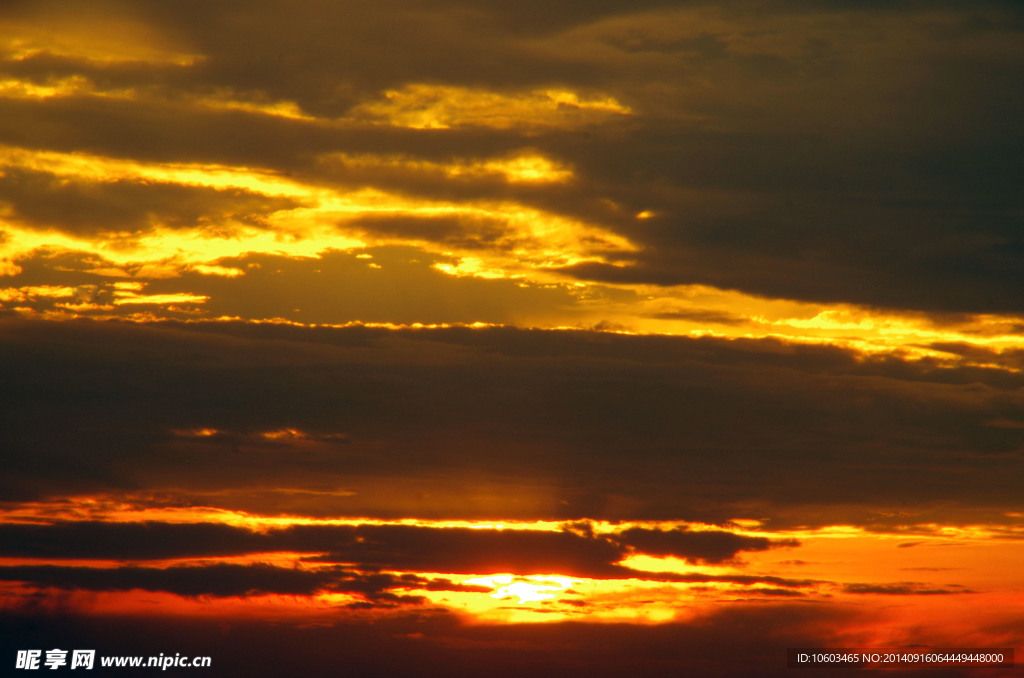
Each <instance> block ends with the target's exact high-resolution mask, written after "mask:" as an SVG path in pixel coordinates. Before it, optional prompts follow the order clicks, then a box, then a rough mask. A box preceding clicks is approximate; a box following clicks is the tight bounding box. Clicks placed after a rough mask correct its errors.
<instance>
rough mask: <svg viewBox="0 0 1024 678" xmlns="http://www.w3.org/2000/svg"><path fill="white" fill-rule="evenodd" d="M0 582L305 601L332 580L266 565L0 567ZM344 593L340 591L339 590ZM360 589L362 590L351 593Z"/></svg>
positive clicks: (325, 574) (309, 573)
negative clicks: (277, 595) (267, 596)
mask: <svg viewBox="0 0 1024 678" xmlns="http://www.w3.org/2000/svg"><path fill="white" fill-rule="evenodd" d="M0 579H4V580H6V581H19V582H24V583H27V584H30V585H32V586H37V587H54V588H59V589H74V590H85V591H132V590H135V589H139V590H143V591H165V592H168V593H175V594H177V595H180V596H188V597H196V596H216V597H230V596H248V595H258V594H266V593H280V594H286V595H311V594H313V593H316V592H317V591H319V590H321V589H322V588H323V587H325V586H326V585H327V584H328V582H330V581H331V580H332V575H331V574H330V573H324V572H306V571H302V570H296V569H286V568H280V567H274V566H272V565H264V564H255V565H232V564H227V563H220V564H213V565H204V566H175V567H169V568H164V569H157V568H142V567H118V568H90V567H63V566H58V565H12V566H6V567H0ZM342 588H343V589H344V588H345V587H344V585H343V586H342ZM357 588H362V587H357Z"/></svg>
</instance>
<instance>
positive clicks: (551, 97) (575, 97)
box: [354, 84, 632, 129]
mask: <svg viewBox="0 0 1024 678" xmlns="http://www.w3.org/2000/svg"><path fill="white" fill-rule="evenodd" d="M630 113H632V111H630V109H629V108H627V107H626V106H623V105H622V104H620V103H619V102H618V101H616V100H615V99H614V98H612V97H609V96H600V95H599V96H595V97H587V96H584V95H581V94H579V93H578V92H572V91H569V90H555V89H549V90H534V91H530V92H519V93H507V94H506V93H500V92H491V91H486V90H479V89H470V88H466V87H454V86H436V85H426V84H411V85H406V86H405V87H404V88H403V89H400V90H388V91H386V92H385V93H384V99H383V100H378V101H370V102H366V103H363V104H361V105H359V106H358V107H357V108H356V109H355V111H354V116H355V117H357V118H364V119H368V120H372V121H378V120H379V121H383V122H385V123H386V124H390V125H394V126H397V127H409V128H412V129H447V128H449V127H490V128H494V129H510V128H520V127H527V128H528V127H557V128H572V127H578V126H582V125H588V124H594V123H598V122H603V121H605V120H608V119H609V118H611V117H613V116H622V115H629V114H630Z"/></svg>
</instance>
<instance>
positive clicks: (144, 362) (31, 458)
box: [0, 288, 1024, 557]
mask: <svg viewBox="0 0 1024 678" xmlns="http://www.w3.org/2000/svg"><path fill="white" fill-rule="evenodd" d="M268 291H269V288H268ZM0 340H2V342H3V348H4V351H5V353H6V355H8V356H9V357H10V360H9V361H8V362H6V363H5V367H4V368H3V374H2V377H3V380H4V383H6V384H8V385H9V386H10V388H9V389H8V390H6V391H5V392H6V393H7V398H6V399H5V401H4V412H5V413H6V416H7V418H8V423H7V424H6V425H5V427H4V428H3V431H4V433H3V437H4V440H3V442H4V445H3V449H4V450H5V452H4V463H5V468H7V470H8V472H7V473H6V474H5V477H4V479H3V482H2V486H3V488H4V493H5V495H6V496H7V497H8V498H16V497H21V498H29V497H43V496H50V495H58V494H59V495H66V494H68V493H71V494H82V493H94V492H130V491H133V490H135V489H136V488H140V487H147V488H153V489H159V488H166V489H171V488H173V489H174V491H175V492H176V493H181V492H185V493H186V494H188V493H194V494H193V495H192V496H193V500H195V501H199V502H202V503H206V502H209V501H217V502H224V503H222V504H220V505H223V506H226V507H231V508H241V509H245V510H257V509H258V510H260V511H267V510H272V511H273V510H282V509H284V510H287V509H286V508H285V507H287V506H289V502H295V503H294V504H291V505H292V507H293V508H298V507H299V506H302V508H301V510H304V511H305V510H315V511H316V512H317V513H316V514H317V515H324V514H325V513H326V514H328V515H329V514H331V513H334V514H341V515H378V516H381V517H403V516H407V515H422V516H423V517H452V516H463V517H470V518H475V519H479V518H488V517H490V518H494V519H509V518H515V517H521V518H527V519H534V518H542V517H546V518H559V519H561V518H573V519H574V518H588V517H589V518H606V519H612V520H616V519H627V518H633V519H681V518H682V519H695V520H704V521H706V522H711V523H721V522H723V521H725V520H728V519H730V518H735V517H744V516H745V515H749V511H750V510H751V509H750V508H749V506H750V502H751V501H754V502H756V505H757V506H758V508H757V509H755V510H756V514H757V517H759V518H760V517H763V516H765V515H775V516H776V518H777V519H780V520H781V519H783V516H790V515H795V514H792V513H791V511H790V509H791V508H793V507H796V506H818V507H834V508H833V509H832V510H828V511H824V510H823V511H822V512H821V513H820V514H819V515H820V516H821V519H822V520H837V519H839V517H840V515H841V514H843V512H846V515H847V516H848V518H849V519H854V517H856V520H858V521H863V520H868V521H871V522H874V521H878V520H881V519H880V518H879V517H878V516H877V514H874V515H872V511H875V510H877V509H879V508H881V507H899V506H901V505H903V503H904V502H907V501H913V502H914V503H915V504H916V505H917V506H919V507H921V510H922V511H932V510H935V511H939V512H949V513H950V514H951V515H952V514H955V513H956V512H957V511H958V510H962V511H965V512H966V513H965V514H964V515H972V516H973V515H974V514H973V513H971V512H972V511H976V510H988V511H992V512H995V513H998V511H999V510H1004V511H1005V510H1012V508H1009V507H1013V506H1015V503H1014V502H1015V497H1016V484H1017V482H1016V481H1017V479H1018V476H1019V474H1018V464H1017V455H1016V450H1018V449H1019V448H1020V445H1021V444H1022V442H1024V438H1022V436H1024V433H1022V430H1021V429H1019V428H1016V427H998V426H997V427H993V426H991V425H990V422H992V421H993V420H995V419H996V418H997V417H998V418H999V419H1007V420H1018V419H1024V410H1022V408H1024V404H1022V403H1021V402H1020V398H1019V394H1018V389H1019V386H1020V384H1019V381H1020V380H1019V379H1018V378H1017V377H1016V376H1013V375H1008V374H1006V373H1003V372H998V371H989V372H986V371H984V370H981V371H979V370H976V369H967V368H963V369H955V368H947V369H939V368H936V367H935V366H934V365H931V364H928V363H917V364H914V363H906V362H902V361H897V360H889V359H879V360H856V359H855V358H854V356H853V355H852V354H851V353H849V352H847V351H844V350H841V349H836V348H827V347H808V346H804V347H800V346H793V345H789V344H785V343H783V342H778V341H774V340H760V341H754V340H750V341H736V342H733V341H725V340H717V339H690V338H673V337H628V336H615V335H608V334H600V333H589V332H574V333H565V332H541V331H525V330H513V329H501V328H495V329H493V330H472V329H468V328H467V329H459V328H452V329H447V330H443V329H438V330H419V331H414V330H410V331H405V332H401V331H399V332H396V331H394V330H386V329H372V328H363V327H353V328H348V329H345V328H338V329H332V328H301V327H288V326H272V325H246V324H242V323H205V324H204V323H200V324H172V323H164V324H153V325H138V324H136V325H132V324H123V323H91V322H84V321H83V322H76V323H68V324H60V323H27V322H23V321H7V322H6V323H5V325H4V329H3V332H2V334H0ZM680 403H683V404H685V407H681V406H680ZM53 421H60V422H61V425H60V426H54V425H53V423H52V422H53ZM737 422H742V426H739V425H737ZM202 429H211V430H217V431H222V432H225V435H224V436H211V437H183V436H181V435H178V434H176V433H175V432H176V431H190V430H202ZM287 429H295V430H298V431H304V432H307V433H310V434H312V435H314V436H319V437H320V438H321V439H320V440H317V439H315V438H313V439H305V438H294V439H292V438H280V439H273V440H272V439H268V438H266V437H264V436H262V435H260V434H261V433H263V432H267V431H280V430H287ZM336 433H343V434H344V435H345V436H347V437H346V439H345V441H342V440H339V439H327V438H324V437H323V436H326V435H328V434H336ZM623 450H629V451H630V452H629V457H628V459H625V458H623V456H622V455H623ZM385 479H386V480H385ZM716 479H717V480H716ZM911 479H912V480H913V482H911ZM968 480H969V482H968ZM283 490H287V491H288V492H289V493H284V492H279V491H283ZM303 490H311V491H318V492H321V494H319V495H317V496H318V498H317V501H316V502H312V503H310V502H305V500H302V498H301V492H302V491H303ZM324 490H330V491H334V490H343V492H339V493H338V494H333V495H332V494H323V493H322V491H324ZM295 491H298V492H299V494H294V492H295ZM209 492H216V493H217V494H216V497H217V499H216V500H213V499H210V498H209V495H206V494H204V493H209ZM201 497H204V498H201ZM314 504H316V505H317V506H316V508H315V509H314V506H313V505H314ZM740 506H747V507H748V508H745V509H740V508H739V507H740ZM843 507H845V508H843ZM941 507H945V508H941ZM1000 507H1002V508H1001V509H1000ZM837 512H838V513H837ZM935 515H937V514H935ZM789 519H790V518H786V520H789ZM972 520H973V518H972ZM883 522H884V521H883ZM797 524H800V523H799V522H798V523H797ZM647 536H648V537H651V535H647ZM657 536H658V535H654V537H657ZM654 537H652V538H654ZM677 537H678V538H679V539H680V540H685V539H692V538H693V537H691V536H687V535H677ZM639 538H643V537H642V536H640V537H639ZM753 544H754V542H745V543H744V545H753ZM680 545H681V542H680ZM725 546H727V545H723V550H721V551H717V552H716V551H715V550H714V549H711V546H710V545H708V548H709V549H711V550H709V551H703V550H698V551H697V552H696V554H697V555H698V556H699V555H700V554H705V555H710V556H715V557H717V554H718V553H721V554H723V555H724V554H725V553H727V552H728V550H729V548H731V546H729V547H728V548H726V547H725Z"/></svg>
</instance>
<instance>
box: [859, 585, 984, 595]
mask: <svg viewBox="0 0 1024 678" xmlns="http://www.w3.org/2000/svg"><path fill="white" fill-rule="evenodd" d="M843 591H844V592H846V593H859V594H880V595H885V596H934V595H949V594H954V593H974V591H971V590H969V589H967V588H964V587H963V586H956V585H951V586H949V587H946V588H929V587H927V586H924V585H922V584H916V583H914V582H905V583H900V584H845V585H844V586H843Z"/></svg>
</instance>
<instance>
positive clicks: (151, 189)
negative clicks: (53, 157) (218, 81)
mask: <svg viewBox="0 0 1024 678" xmlns="http://www.w3.org/2000/svg"><path fill="white" fill-rule="evenodd" d="M0 203H6V204H7V206H8V208H9V210H10V216H11V217H12V218H13V219H15V220H17V221H19V222H22V223H26V224H28V225H30V226H33V227H36V228H40V229H44V230H45V229H53V228H56V229H59V230H63V231H66V232H68V233H73V234H76V235H86V236H95V235H97V234H99V233H117V232H124V231H128V232H131V233H139V232H142V231H148V230H150V229H152V228H154V227H157V226H164V227H169V228H199V229H212V231H214V232H223V231H224V229H228V230H230V229H231V225H232V224H236V225H242V224H244V225H250V226H252V225H256V226H258V225H262V224H263V220H264V218H265V217H266V215H267V214H269V213H271V212H275V211H277V210H280V209H286V208H292V207H296V206H297V203H295V202H294V201H292V200H286V199H282V198H268V197H265V196H262V195H258V194H255V193H251V192H248V191H244V190H240V189H233V190H215V189H207V188H200V187H195V186H184V185H181V184H174V183H161V182H147V181H129V180H126V179H116V180H113V181H99V180H94V181H88V180H81V179H76V178H68V177H59V176H57V175H54V174H49V173H46V172H37V171H30V170H20V169H13V168H8V169H6V170H4V182H3V184H2V185H0Z"/></svg>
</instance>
